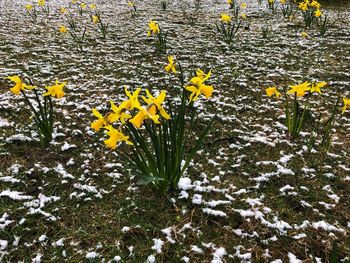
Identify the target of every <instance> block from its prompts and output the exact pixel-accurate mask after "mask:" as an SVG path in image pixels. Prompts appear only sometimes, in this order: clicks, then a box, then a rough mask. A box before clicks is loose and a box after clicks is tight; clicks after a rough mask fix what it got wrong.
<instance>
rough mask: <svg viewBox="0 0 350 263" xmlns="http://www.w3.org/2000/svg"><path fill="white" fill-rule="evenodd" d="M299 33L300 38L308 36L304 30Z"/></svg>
mask: <svg viewBox="0 0 350 263" xmlns="http://www.w3.org/2000/svg"><path fill="white" fill-rule="evenodd" d="M300 35H301V37H302V38H309V37H310V36H309V34H308V33H307V32H304V31H303V32H301V33H300Z"/></svg>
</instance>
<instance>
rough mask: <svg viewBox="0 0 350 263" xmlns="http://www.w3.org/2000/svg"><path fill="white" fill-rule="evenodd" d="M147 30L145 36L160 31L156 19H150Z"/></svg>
mask: <svg viewBox="0 0 350 263" xmlns="http://www.w3.org/2000/svg"><path fill="white" fill-rule="evenodd" d="M148 27H149V30H148V32H147V36H151V35H152V34H154V35H155V34H158V33H159V32H160V29H159V25H158V23H157V22H156V21H153V20H151V21H150V22H149V23H148Z"/></svg>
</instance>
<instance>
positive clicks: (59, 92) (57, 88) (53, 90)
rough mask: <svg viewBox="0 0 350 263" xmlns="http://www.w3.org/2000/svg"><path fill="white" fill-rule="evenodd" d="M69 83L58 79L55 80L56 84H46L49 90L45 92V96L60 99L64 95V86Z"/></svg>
mask: <svg viewBox="0 0 350 263" xmlns="http://www.w3.org/2000/svg"><path fill="white" fill-rule="evenodd" d="M66 85H67V82H62V83H59V82H58V80H56V81H55V85H53V86H46V87H45V89H47V92H45V93H44V94H43V96H52V97H55V98H57V99H60V98H62V97H63V96H64V91H63V88H64V87H65V86H66Z"/></svg>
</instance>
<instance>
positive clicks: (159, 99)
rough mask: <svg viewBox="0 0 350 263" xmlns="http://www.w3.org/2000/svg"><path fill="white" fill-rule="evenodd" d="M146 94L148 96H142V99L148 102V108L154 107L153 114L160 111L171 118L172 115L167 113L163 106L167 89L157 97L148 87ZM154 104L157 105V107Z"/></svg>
mask: <svg viewBox="0 0 350 263" xmlns="http://www.w3.org/2000/svg"><path fill="white" fill-rule="evenodd" d="M146 94H147V97H148V98H146V97H144V96H142V99H143V100H144V102H146V103H147V106H148V108H152V110H151V111H152V112H151V113H152V114H153V115H156V114H157V113H159V114H160V115H161V116H162V117H163V118H164V119H167V120H169V119H170V116H169V114H168V113H166V111H165V110H164V108H163V106H162V104H163V103H164V100H165V96H166V92H165V90H162V91H161V92H160V94H159V96H158V97H157V98H155V97H153V96H152V94H151V93H150V92H149V90H148V89H146ZM153 106H155V108H154V107H153Z"/></svg>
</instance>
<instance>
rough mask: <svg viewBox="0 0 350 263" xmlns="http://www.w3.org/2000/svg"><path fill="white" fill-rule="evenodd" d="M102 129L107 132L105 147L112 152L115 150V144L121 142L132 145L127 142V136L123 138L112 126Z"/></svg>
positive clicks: (120, 132)
mask: <svg viewBox="0 0 350 263" xmlns="http://www.w3.org/2000/svg"><path fill="white" fill-rule="evenodd" d="M104 129H106V130H107V135H108V136H109V138H108V139H107V140H105V141H104V143H105V144H106V145H107V147H109V148H111V149H113V150H114V149H115V148H117V144H118V143H119V142H122V141H124V142H126V143H127V144H129V145H133V143H132V142H131V141H129V136H125V135H124V134H123V133H122V131H118V130H117V129H115V128H114V127H113V126H112V125H107V126H105V127H104Z"/></svg>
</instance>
